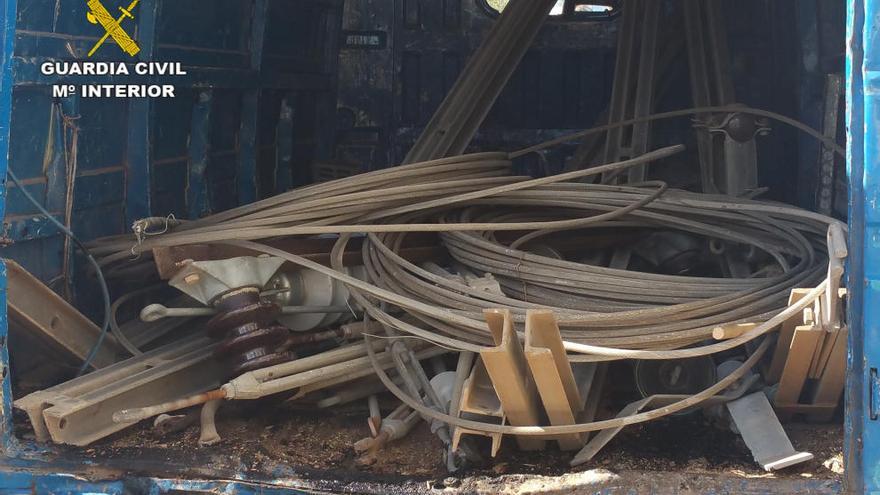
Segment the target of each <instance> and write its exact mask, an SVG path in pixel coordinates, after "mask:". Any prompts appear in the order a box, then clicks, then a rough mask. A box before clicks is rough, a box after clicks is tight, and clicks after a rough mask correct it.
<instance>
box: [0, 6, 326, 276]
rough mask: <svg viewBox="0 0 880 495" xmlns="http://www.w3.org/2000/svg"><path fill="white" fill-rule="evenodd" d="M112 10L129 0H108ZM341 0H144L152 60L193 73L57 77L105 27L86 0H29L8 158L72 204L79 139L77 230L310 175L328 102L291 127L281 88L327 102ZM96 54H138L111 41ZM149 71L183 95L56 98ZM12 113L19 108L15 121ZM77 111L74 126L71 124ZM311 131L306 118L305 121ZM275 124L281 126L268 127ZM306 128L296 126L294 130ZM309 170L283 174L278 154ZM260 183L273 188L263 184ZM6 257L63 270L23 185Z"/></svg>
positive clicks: (52, 200) (20, 20) (144, 45)
mask: <svg viewBox="0 0 880 495" xmlns="http://www.w3.org/2000/svg"><path fill="white" fill-rule="evenodd" d="M103 3H104V4H105V6H106V7H107V9H108V10H110V11H111V12H115V11H116V10H117V7H119V6H123V5H128V3H129V2H128V0H105V1H104V2H103ZM342 3H343V2H342V0H298V1H289V0H212V1H211V2H205V1H204V0H142V1H141V2H140V4H139V6H138V7H137V9H136V11H135V20H134V21H129V22H130V24H129V25H126V28H127V31H128V32H129V33H131V34H132V37H133V38H135V39H136V40H137V41H138V42H139V44H140V46H141V53H139V54H138V58H139V59H140V60H144V61H150V60H155V61H173V62H182V63H183V64H184V66H185V68H186V70H187V71H188V73H189V75H188V76H186V77H182V78H181V77H174V78H169V77H159V76H156V77H152V78H138V77H137V76H134V75H133V76H131V77H126V78H124V79H123V78H120V77H116V78H113V77H109V76H107V77H97V76H95V77H75V78H74V77H56V76H45V75H43V74H41V73H40V70H39V67H40V64H41V63H42V62H44V61H47V60H65V61H81V60H85V59H86V54H87V52H88V51H89V49H90V48H91V47H92V45H93V44H94V43H95V41H96V40H97V38H98V37H99V36H100V35H101V34H103V33H102V30H101V28H100V27H99V26H95V25H93V24H90V23H89V22H87V20H86V12H87V10H88V9H87V6H86V2H85V0H82V1H79V0H18V9H17V14H16V15H15V16H13V17H11V18H10V19H7V22H12V20H14V21H15V28H16V31H15V48H14V58H13V60H12V66H13V72H12V76H13V78H14V83H15V84H14V88H13V90H12V94H11V107H12V118H11V129H10V135H11V139H10V151H9V166H10V167H11V168H12V169H13V170H14V171H15V172H16V173H17V174H18V176H19V177H20V178H21V179H23V180H24V184H25V187H27V188H28V190H29V192H31V193H32V194H33V195H34V196H35V197H37V198H40V199H42V200H43V201H44V206H46V207H47V209H49V211H51V212H52V213H53V214H55V215H56V217H57V218H61V217H63V212H64V207H65V195H64V190H65V181H66V171H67V170H68V169H69V166H70V164H71V163H72V158H74V157H73V156H72V155H71V154H68V156H67V159H65V145H64V136H65V134H66V137H67V140H68V143H69V142H70V140H71V136H72V134H73V129H74V128H76V130H77V132H78V138H79V152H78V153H77V154H76V156H75V158H76V161H77V177H76V187H75V191H76V193H75V197H74V203H73V208H74V219H75V220H74V222H73V230H74V231H75V232H76V233H77V234H78V235H79V236H80V237H81V238H83V239H84V240H88V239H94V238H96V237H101V236H106V235H112V234H118V233H122V232H125V231H127V230H128V229H129V228H130V226H131V224H132V222H133V221H134V220H137V219H139V218H143V217H145V216H166V215H169V214H174V215H176V216H177V217H179V218H188V217H194V216H196V217H197V216H203V215H206V214H209V213H211V212H216V211H219V210H224V209H228V208H231V207H234V206H237V205H238V204H240V203H243V202H250V201H253V200H254V199H256V198H257V197H258V196H259V195H261V196H266V195H271V194H274V193H275V192H277V190H276V189H275V186H276V184H275V182H274V181H272V182H270V183H261V182H260V180H259V177H260V176H261V175H272V176H274V175H282V176H288V177H292V181H289V182H284V183H281V184H278V185H279V186H281V187H283V188H288V187H290V186H291V185H295V184H297V183H301V182H305V181H308V180H309V179H310V171H309V163H310V161H311V160H312V159H313V158H318V157H320V151H319V150H318V149H317V147H316V146H315V141H316V140H315V139H314V134H315V131H314V129H316V127H317V125H318V122H319V120H320V119H321V118H323V117H324V116H326V115H327V114H330V115H333V110H334V107H335V97H331V98H329V99H327V98H325V99H324V100H325V101H327V102H329V105H324V107H319V106H317V105H311V106H309V105H306V106H305V107H304V108H296V109H295V115H296V119H297V121H296V122H295V123H288V124H289V125H287V126H286V127H284V129H285V130H288V131H289V134H283V135H280V138H281V139H282V140H283V142H282V145H283V146H282V147H283V148H284V153H285V154H286V155H289V156H290V159H288V160H286V161H279V160H276V157H275V155H276V154H277V153H276V149H277V144H278V143H277V142H276V141H277V140H276V132H274V131H273V130H272V128H273V127H277V126H278V120H279V115H280V114H281V113H282V112H283V111H284V110H286V108H284V109H283V108H282V101H284V100H283V98H282V99H279V98H277V97H276V96H277V94H281V95H288V94H289V95H290V96H289V101H291V102H296V101H298V100H305V101H317V100H320V99H321V98H322V96H321V95H322V94H324V93H332V91H333V89H334V85H333V84H332V81H335V79H336V77H335V71H336V57H335V54H331V53H328V52H326V51H325V50H323V49H322V47H323V46H325V44H326V43H325V42H326V40H327V39H334V38H335V37H337V36H338V30H339V26H341V14H342ZM91 60H103V61H125V62H129V63H131V62H133V61H132V60H131V59H129V58H128V57H127V55H125V54H124V53H123V52H122V51H121V50H119V49H118V47H116V46H115V45H113V44H112V43H108V44H107V45H106V46H104V47H103V48H102V49H100V50H98V51H97V53H96V54H95V56H94V58H93V59H91ZM109 81H114V82H117V83H125V84H140V83H145V82H149V81H153V82H156V83H169V84H174V85H175V86H176V87H177V97H176V98H173V99H155V100H150V99H115V98H114V99H87V98H67V99H64V100H62V101H53V99H52V96H51V87H50V86H49V84H51V83H66V82H72V83H76V84H85V83H92V82H94V83H100V82H109ZM5 121H7V122H8V120H5ZM65 122H66V123H67V126H66V127H65ZM303 129H305V130H303ZM266 131H269V132H266ZM294 131H296V132H297V134H294ZM279 164H280V165H282V166H285V167H292V168H299V169H301V170H284V171H282V172H281V173H280V174H279V173H276V170H275V168H276V166H278V165H279ZM259 185H262V186H263V187H262V189H261V190H258V187H259ZM8 194H9V197H8V201H7V209H6V215H5V224H4V232H3V236H2V239H0V242H2V245H3V246H5V247H3V248H2V249H0V256H4V257H10V258H14V259H16V260H18V261H19V262H20V263H22V265H23V266H24V267H25V268H27V269H28V270H30V271H31V272H33V273H35V274H36V275H37V276H39V277H40V278H41V279H42V280H44V281H46V282H52V281H57V280H58V278H59V276H60V275H61V260H62V250H63V239H62V238H61V237H60V236H59V235H58V232H57V231H56V230H55V229H54V228H52V227H50V226H49V225H48V224H47V222H46V220H45V219H43V218H41V217H40V215H38V214H37V213H36V211H35V209H34V208H33V206H32V205H30V204H28V203H27V201H26V200H25V198H24V197H23V196H22V195H21V194H20V193H19V192H18V191H16V190H15V188H10V189H9V191H8Z"/></svg>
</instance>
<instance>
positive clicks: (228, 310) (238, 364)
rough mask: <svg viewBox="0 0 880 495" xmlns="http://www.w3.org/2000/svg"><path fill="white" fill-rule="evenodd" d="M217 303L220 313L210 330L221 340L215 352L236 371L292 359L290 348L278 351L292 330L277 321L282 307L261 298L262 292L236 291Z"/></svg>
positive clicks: (209, 324) (244, 371) (235, 372)
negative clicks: (260, 293)
mask: <svg viewBox="0 0 880 495" xmlns="http://www.w3.org/2000/svg"><path fill="white" fill-rule="evenodd" d="M215 306H216V307H217V309H218V311H219V313H218V314H217V316H215V317H214V318H212V319H211V320H210V321H209V322H208V324H207V330H208V334H209V335H210V336H211V337H212V338H214V339H216V340H220V341H221V342H220V345H219V346H217V350H216V351H215V355H216V356H217V357H218V358H220V359H222V360H223V361H225V362H227V363H229V367H230V372H231V373H232V374H233V375H240V374H242V373H246V372H248V371H253V370H256V369H260V368H265V367H267V366H273V365H276V364H279V363H283V362H286V361H289V360H290V359H292V355H291V354H290V353H288V352H277V349H278V348H279V347H280V346H281V345H282V344H283V343H284V342H285V341H286V340H287V337H288V335H289V333H290V332H289V331H288V330H287V329H286V328H284V327H282V326H278V325H277V324H276V323H275V319H276V318H277V317H278V315H280V314H281V308H279V307H278V306H277V305H276V304H273V303H269V302H265V301H261V300H260V295H259V292H257V291H256V290H241V291H236V292H233V293H230V294H229V295H227V296H224V297H222V298H221V299H220V300H219V301H218V302H217V303H216V304H215Z"/></svg>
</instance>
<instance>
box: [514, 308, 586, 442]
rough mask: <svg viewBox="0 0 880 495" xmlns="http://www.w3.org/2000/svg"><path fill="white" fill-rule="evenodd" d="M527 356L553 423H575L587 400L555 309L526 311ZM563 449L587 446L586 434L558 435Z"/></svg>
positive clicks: (558, 440)
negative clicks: (567, 348)
mask: <svg viewBox="0 0 880 495" xmlns="http://www.w3.org/2000/svg"><path fill="white" fill-rule="evenodd" d="M525 355H526V359H527V361H528V363H529V368H530V369H531V371H532V376H533V377H534V379H535V384H536V385H537V388H538V393H539V394H540V396H541V401H542V402H543V404H544V410H545V411H546V412H547V417H548V419H549V420H550V424H551V425H553V426H557V425H573V424H575V423H576V422H577V418H578V416H579V415H580V413H581V411H582V410H583V407H584V403H583V399H582V398H581V396H580V392H579V390H578V384H577V382H576V381H575V378H574V373H573V372H572V369H571V363H569V362H568V356H567V355H566V352H565V346H564V344H563V343H562V336H561V335H560V333H559V326H558V325H557V323H556V317H555V316H554V315H553V312H552V311H540V310H530V311H528V312H527V313H526V342H525ZM556 441H557V442H558V443H559V448H560V449H562V450H577V449H580V448H581V447H583V445H584V439H583V435H579V434H572V435H561V436H558V437H556Z"/></svg>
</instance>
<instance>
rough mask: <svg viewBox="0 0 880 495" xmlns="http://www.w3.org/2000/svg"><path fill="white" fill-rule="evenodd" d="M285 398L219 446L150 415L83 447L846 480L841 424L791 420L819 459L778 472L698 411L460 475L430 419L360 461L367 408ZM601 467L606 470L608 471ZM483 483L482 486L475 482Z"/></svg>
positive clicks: (378, 473)
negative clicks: (582, 448) (169, 428)
mask: <svg viewBox="0 0 880 495" xmlns="http://www.w3.org/2000/svg"><path fill="white" fill-rule="evenodd" d="M277 406H278V405H277V404H273V405H272V407H268V405H266V404H259V403H255V404H248V403H244V405H243V406H241V405H229V406H225V407H224V408H223V409H221V413H220V416H219V418H218V430H219V431H220V434H221V436H222V437H223V440H222V442H221V443H220V444H218V445H214V446H210V447H200V446H199V445H198V435H199V431H198V426H196V425H194V426H191V427H189V428H188V429H186V430H185V431H183V432H178V433H173V434H169V435H165V436H162V435H160V434H158V433H157V432H156V431H154V430H153V429H152V428H151V427H150V425H149V424H142V425H140V426H138V427H135V428H133V429H130V430H127V431H125V432H121V433H120V434H117V435H116V436H114V437H111V438H109V439H107V440H104V441H102V442H99V443H97V444H94V445H93V446H90V447H88V448H86V449H82V451H84V452H85V454H86V456H87V457H89V458H90V459H92V460H94V462H95V463H96V464H100V463H101V462H103V461H102V459H103V460H109V459H131V458H139V459H152V458H155V459H156V462H160V461H161V462H165V463H171V464H177V465H184V464H185V465H191V466H198V467H201V468H205V469H207V468H208V467H210V468H211V469H213V470H217V472H221V471H222V470H223V469H227V470H228V472H230V473H232V472H244V473H248V472H250V473H267V472H270V471H272V470H277V466H279V465H280V466H287V467H288V468H289V469H290V470H291V471H292V472H295V473H296V475H297V476H298V477H301V478H302V479H306V480H308V479H325V480H326V479H333V480H336V481H340V480H347V481H351V482H358V481H375V482H381V483H395V482H398V481H401V482H402V481H405V482H407V483H411V484H412V486H420V487H431V486H432V484H436V483H441V484H442V483H443V480H447V481H446V482H447V483H448V484H451V485H453V486H454V485H460V483H461V482H462V481H461V480H466V479H470V480H474V479H482V480H483V482H486V480H502V479H509V478H510V477H511V476H512V477H514V478H515V477H517V476H523V475H527V476H557V477H559V476H562V477H563V478H560V479H565V477H571V476H582V475H583V473H587V472H589V473H593V475H595V473H622V472H637V473H651V472H664V473H682V474H687V475H689V476H699V475H709V476H724V477H732V478H738V479H744V480H763V479H767V480H810V479H815V480H829V481H831V482H839V480H840V478H841V475H842V464H843V460H842V459H843V428H842V426H841V425H840V424H828V425H813V424H811V425H807V424H798V423H793V424H789V425H786V431H787V432H788V434H789V436H790V437H791V440H792V443H793V444H794V446H795V448H796V449H797V450H799V451H806V452H811V453H812V454H813V455H814V456H815V458H814V459H813V460H812V461H810V462H807V463H803V464H800V465H797V466H793V467H791V468H788V469H786V470H783V471H780V472H776V473H772V474H771V473H766V472H764V471H763V470H762V469H761V468H760V467H759V466H758V465H757V464H756V463H755V462H754V460H753V459H752V457H751V454H750V452H749V450H748V448H747V447H746V446H745V444H744V443H743V441H742V439H741V438H740V437H739V435H737V434H735V433H733V432H731V431H730V430H724V429H721V428H718V427H717V426H714V425H713V424H712V423H711V421H710V420H708V419H706V418H705V417H704V416H702V415H701V414H699V413H695V414H690V415H686V416H677V417H671V418H666V419H662V420H660V421H656V422H652V423H648V424H643V425H636V426H631V427H628V428H626V429H624V430H623V431H622V432H621V433H620V434H619V435H618V436H617V437H616V438H615V439H614V440H612V441H611V443H609V444H608V445H607V446H606V448H605V449H604V450H602V451H601V452H600V453H599V455H597V456H596V458H595V459H593V460H592V461H591V462H590V463H588V464H585V465H582V466H579V467H577V468H571V467H569V465H568V462H569V460H570V459H571V457H572V455H573V453H570V452H560V451H559V450H558V449H557V448H556V446H555V445H552V444H548V449H547V450H544V451H541V452H520V451H518V450H517V449H516V446H515V443H514V442H513V440H512V439H509V438H505V440H504V444H503V447H502V449H501V452H500V454H499V456H498V457H497V458H496V459H489V456H488V454H489V452H488V439H486V441H485V442H479V443H480V444H481V445H480V446H479V447H480V448H481V449H482V453H483V454H484V455H485V457H486V458H487V461H486V462H485V463H484V464H482V465H479V466H473V467H471V468H469V469H468V470H467V471H466V472H462V473H457V474H456V476H455V478H454V479H453V478H449V475H448V473H447V472H446V469H445V463H444V459H443V446H442V444H441V442H440V441H439V440H438V439H437V438H436V437H435V436H434V435H433V434H431V432H430V431H429V428H428V427H427V425H425V424H420V425H419V426H418V427H417V428H416V429H415V430H414V431H413V432H412V433H411V434H410V435H409V436H407V437H406V438H405V439H403V440H401V441H399V442H396V443H393V444H390V445H389V446H388V447H387V448H385V449H384V450H383V451H382V453H381V455H380V456H379V457H378V459H377V462H376V463H375V464H374V465H371V466H363V465H361V464H359V463H358V462H357V459H358V455H357V454H356V453H355V452H354V450H353V448H352V445H353V444H354V443H355V442H356V441H358V440H361V439H363V438H366V437H367V436H368V435H369V429H368V426H367V422H366V413H365V411H359V410H353V411H349V413H348V414H331V413H329V412H321V413H314V412H304V411H297V410H294V409H292V408H287V407H280V408H279V407H277ZM72 450H78V451H80V450H81V449H72ZM149 465H150V464H149V463H147V464H146V466H149ZM144 469H147V468H146V467H145V468H144ZM208 472H210V471H208ZM593 475H591V476H593ZM596 476H599V477H600V478H602V475H596ZM490 486H491V485H490ZM365 491H367V490H365ZM473 491H481V490H478V489H476V488H474V489H473ZM489 491H491V489H490V490H489Z"/></svg>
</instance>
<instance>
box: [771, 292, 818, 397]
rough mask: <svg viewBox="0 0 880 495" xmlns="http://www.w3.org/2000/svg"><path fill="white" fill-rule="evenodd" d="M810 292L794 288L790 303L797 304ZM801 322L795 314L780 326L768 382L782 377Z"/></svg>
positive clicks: (776, 380) (774, 381) (789, 299)
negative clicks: (795, 332)
mask: <svg viewBox="0 0 880 495" xmlns="http://www.w3.org/2000/svg"><path fill="white" fill-rule="evenodd" d="M809 293H810V289H793V290H792V291H791V295H789V298H788V305H789V306H791V305H793V304H796V303H797V302H798V301H800V300H801V299H803V298H804V297H805V296H806V295H807V294H809ZM800 324H801V318H800V316H795V317H792V318H791V319H790V320H788V321H786V322H784V323H783V324H782V325H781V326H780V328H779V338H778V339H777V340H776V349H775V350H774V351H773V358H772V359H771V361H770V366H769V368H768V369H767V373H766V376H765V378H766V379H767V383H777V382H778V381H779V379H780V377H782V368H783V367H785V360H786V357H787V356H788V350H789V348H790V347H791V339H792V336H793V335H794V330H795V328H796V327H797V326H798V325H800Z"/></svg>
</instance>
